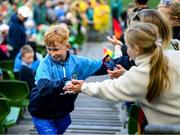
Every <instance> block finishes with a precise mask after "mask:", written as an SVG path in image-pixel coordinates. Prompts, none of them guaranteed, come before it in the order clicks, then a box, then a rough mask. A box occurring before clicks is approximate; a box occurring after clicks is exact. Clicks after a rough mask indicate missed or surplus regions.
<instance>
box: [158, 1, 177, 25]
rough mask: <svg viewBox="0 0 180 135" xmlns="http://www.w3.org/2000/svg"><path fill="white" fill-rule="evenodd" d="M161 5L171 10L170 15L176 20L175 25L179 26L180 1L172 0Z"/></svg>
mask: <svg viewBox="0 0 180 135" xmlns="http://www.w3.org/2000/svg"><path fill="white" fill-rule="evenodd" d="M159 7H165V8H167V9H169V10H170V12H169V15H170V19H172V20H176V21H175V22H174V24H173V25H174V26H179V25H180V2H175V1H172V2H170V3H167V4H166V3H165V4H160V5H159V6H158V8H159Z"/></svg>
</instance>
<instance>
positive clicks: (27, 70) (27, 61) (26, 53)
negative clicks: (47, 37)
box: [19, 45, 34, 90]
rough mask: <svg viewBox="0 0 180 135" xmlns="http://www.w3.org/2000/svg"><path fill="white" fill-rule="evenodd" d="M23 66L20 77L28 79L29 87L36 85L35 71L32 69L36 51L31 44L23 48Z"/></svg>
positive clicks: (23, 79) (24, 79)
mask: <svg viewBox="0 0 180 135" xmlns="http://www.w3.org/2000/svg"><path fill="white" fill-rule="evenodd" d="M21 55H22V61H21V62H22V66H21V69H20V71H19V79H20V80H22V81H26V82H27V84H28V86H29V89H30V90H31V89H32V88H33V87H34V72H33V70H32V62H33V59H34V51H33V49H32V47H31V46H30V45H25V46H23V47H22V48H21Z"/></svg>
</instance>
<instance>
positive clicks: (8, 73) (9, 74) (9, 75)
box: [2, 68, 15, 80]
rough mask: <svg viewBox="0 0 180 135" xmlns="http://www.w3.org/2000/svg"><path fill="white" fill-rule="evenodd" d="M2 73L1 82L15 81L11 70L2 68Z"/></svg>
mask: <svg viewBox="0 0 180 135" xmlns="http://www.w3.org/2000/svg"><path fill="white" fill-rule="evenodd" d="M2 73H3V80H15V76H14V74H13V72H12V71H11V70H8V69H3V68H2Z"/></svg>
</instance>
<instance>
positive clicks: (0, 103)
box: [0, 97, 10, 134]
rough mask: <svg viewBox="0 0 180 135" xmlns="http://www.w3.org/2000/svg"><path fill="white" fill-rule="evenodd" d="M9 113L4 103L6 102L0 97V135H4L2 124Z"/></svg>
mask: <svg viewBox="0 0 180 135" xmlns="http://www.w3.org/2000/svg"><path fill="white" fill-rule="evenodd" d="M9 111H10V108H9V106H8V105H7V103H6V100H4V99H2V97H0V134H3V133H4V127H3V123H4V120H5V119H6V116H7V115H8V113H9Z"/></svg>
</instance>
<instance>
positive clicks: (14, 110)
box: [3, 107, 20, 128]
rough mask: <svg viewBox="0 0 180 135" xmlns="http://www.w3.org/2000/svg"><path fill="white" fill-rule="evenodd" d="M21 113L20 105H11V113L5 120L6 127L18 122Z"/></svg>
mask: <svg viewBox="0 0 180 135" xmlns="http://www.w3.org/2000/svg"><path fill="white" fill-rule="evenodd" d="M19 115H20V108H19V107H11V108H10V112H9V114H8V115H7V117H6V118H5V121H4V124H3V125H4V127H6V128H7V127H10V126H13V125H14V124H16V122H17V120H18V117H19Z"/></svg>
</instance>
